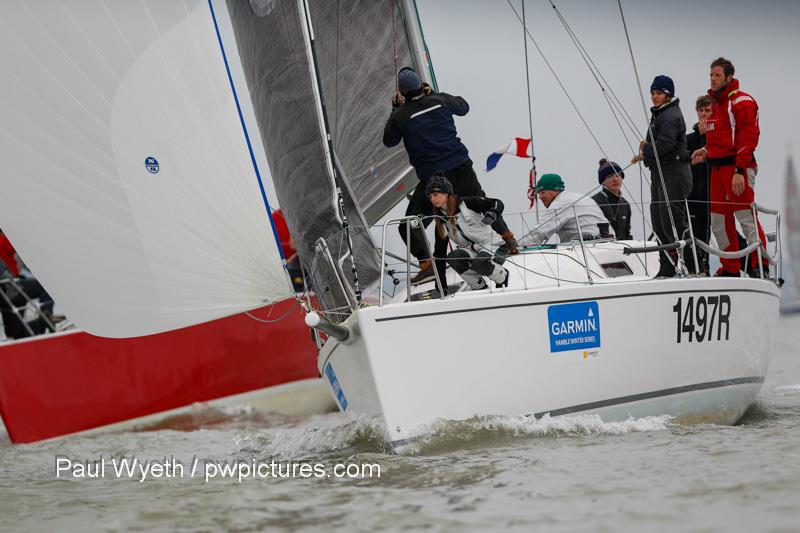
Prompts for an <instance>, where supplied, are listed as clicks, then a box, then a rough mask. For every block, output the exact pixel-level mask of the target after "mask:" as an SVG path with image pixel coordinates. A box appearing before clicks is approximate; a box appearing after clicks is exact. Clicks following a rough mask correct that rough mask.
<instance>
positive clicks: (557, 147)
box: [387, 0, 800, 236]
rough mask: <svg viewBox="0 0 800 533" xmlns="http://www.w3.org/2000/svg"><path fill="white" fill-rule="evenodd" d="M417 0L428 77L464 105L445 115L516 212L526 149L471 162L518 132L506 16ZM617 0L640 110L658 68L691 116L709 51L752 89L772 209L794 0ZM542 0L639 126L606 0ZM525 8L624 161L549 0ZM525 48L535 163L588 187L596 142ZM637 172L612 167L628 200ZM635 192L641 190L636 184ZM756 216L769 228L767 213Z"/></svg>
mask: <svg viewBox="0 0 800 533" xmlns="http://www.w3.org/2000/svg"><path fill="white" fill-rule="evenodd" d="M417 3H418V7H419V11H420V17H421V20H422V25H423V30H424V33H425V38H426V40H427V43H428V46H429V48H430V52H431V57H432V59H433V65H434V69H435V72H436V76H437V79H438V82H439V89H440V90H442V91H444V92H449V93H451V94H457V95H461V96H464V97H465V98H466V99H467V101H468V102H469V103H470V106H471V110H470V113H469V114H468V115H467V116H465V117H461V118H458V119H457V125H458V129H459V133H460V135H461V138H462V140H463V141H464V143H465V144H466V145H467V147H468V148H469V150H470V154H471V156H472V159H473V161H474V162H475V168H476V171H477V172H478V177H479V179H480V180H481V183H482V184H483V185H484V188H485V189H486V192H487V194H488V195H490V196H496V197H500V198H501V199H502V200H503V201H504V202H505V204H506V211H507V212H512V213H516V212H525V211H528V205H529V203H528V199H527V197H526V189H527V184H528V175H527V172H528V169H529V165H530V163H529V162H528V161H526V160H523V159H518V158H516V157H513V156H507V157H504V158H503V160H501V162H500V164H499V165H498V168H496V169H495V170H494V171H492V172H491V173H489V174H487V173H486V172H485V170H484V169H485V162H486V157H487V156H488V154H489V153H490V152H492V151H493V150H495V149H497V148H499V147H501V146H503V145H504V144H505V143H507V142H508V141H510V140H511V139H513V138H514V137H516V136H520V137H528V135H529V133H528V132H529V129H528V109H527V100H526V97H525V92H526V88H525V63H524V50H523V40H522V26H521V24H520V22H519V21H518V19H517V18H516V16H515V15H514V13H513V11H512V10H511V8H510V7H509V5H508V3H507V2H506V1H505V0H484V1H478V0H462V1H458V2H455V1H445V0H417ZM512 4H513V5H514V6H515V7H516V9H517V11H518V12H520V8H521V4H520V0H512ZM622 5H623V9H624V12H625V17H626V22H627V24H628V29H629V32H630V37H631V42H632V45H633V48H634V54H635V58H636V62H637V66H638V68H639V74H640V77H641V81H642V90H643V91H644V94H645V98H646V104H647V107H648V115H647V116H648V117H649V106H650V100H649V87H650V82H651V81H652V79H653V77H654V76H655V75H658V74H667V75H669V76H671V77H672V78H673V80H674V81H675V87H676V94H677V96H678V97H679V98H680V99H681V108H682V110H683V113H684V117H685V119H686V122H687V125H688V126H689V127H691V125H692V124H694V122H696V116H695V112H694V101H695V98H696V97H697V96H699V95H701V94H703V93H704V92H705V91H706V90H707V89H708V71H709V67H708V65H709V63H710V62H711V60H713V59H714V58H716V57H718V56H725V57H727V58H729V59H730V60H731V61H733V63H734V65H735V66H736V77H737V78H739V79H740V81H741V83H742V89H743V90H745V91H747V92H749V93H750V94H752V95H753V96H754V97H755V98H756V100H757V101H758V104H759V107H760V124H761V140H760V142H759V146H758V150H757V151H756V157H757V159H758V163H759V175H758V181H757V185H756V198H757V201H759V202H760V203H763V204H765V205H768V206H771V207H779V208H781V209H782V208H783V200H782V194H783V192H782V191H783V177H784V173H785V166H786V158H787V156H788V155H789V154H791V153H795V154H796V149H797V146H798V141H799V140H800V139H798V133H797V129H796V127H797V123H798V119H799V118H800V113H798V108H797V104H796V102H795V100H796V98H795V96H794V94H795V91H797V90H798V88H800V72H799V71H798V60H797V54H798V53H800V37H798V30H797V29H798V26H800V2H795V1H766V2H731V1H718V0H710V1H702V0H701V1H686V0H679V1H670V2H653V1H646V2H645V1H637V2H633V1H630V0H628V1H623V4H622ZM556 6H557V7H558V9H559V10H560V11H561V13H562V14H563V15H564V17H565V18H566V20H567V22H568V23H569V24H570V26H571V27H572V29H573V30H574V31H575V33H576V34H577V36H578V38H579V39H580V40H581V42H582V43H583V45H584V47H585V48H586V49H587V50H588V51H589V54H590V55H591V56H592V59H593V60H594V62H595V64H596V65H597V66H598V68H599V69H600V71H601V72H602V74H603V76H604V77H605V78H606V80H608V81H609V83H610V84H611V87H612V88H613V89H614V91H615V92H616V94H617V95H618V96H619V98H620V99H621V100H622V102H623V105H624V106H625V108H626V110H627V111H628V113H629V114H630V115H631V117H633V119H634V120H635V121H636V123H637V126H638V127H639V129H640V130H642V131H643V130H644V129H645V127H646V124H647V119H646V117H645V115H644V112H643V110H642V104H641V100H640V97H639V93H638V90H637V88H636V81H635V77H634V72H633V68H632V66H631V60H630V55H629V52H628V48H627V44H626V41H625V34H624V30H623V27H622V22H621V18H620V14H619V9H618V6H617V2H616V1H612V0H594V1H585V0H570V1H564V0H562V1H557V2H556ZM525 9H526V15H527V22H528V28H529V30H530V32H531V33H532V35H533V37H534V38H535V39H536V41H537V42H538V44H539V45H540V47H541V48H542V50H543V52H544V54H545V55H546V57H547V59H548V60H549V61H550V63H551V64H552V65H553V67H554V69H555V70H556V73H557V74H558V75H559V77H560V78H561V79H562V81H563V82H564V84H565V86H566V88H567V91H568V92H569V93H570V95H571V96H572V97H573V99H575V100H576V102H577V104H578V107H579V108H580V110H581V112H582V113H583V114H584V116H585V117H586V119H587V121H588V123H589V125H590V127H591V128H592V129H593V131H594V132H595V134H596V135H597V137H598V139H599V140H600V143H601V144H602V146H603V147H604V148H605V150H606V151H607V153H608V154H609V156H610V157H611V159H613V160H616V161H618V162H619V163H620V164H622V165H623V166H625V165H626V164H627V163H628V162H629V161H630V158H631V155H632V154H631V150H630V148H629V147H628V145H627V144H626V143H625V140H624V139H623V137H622V134H621V132H620V130H619V127H618V126H617V124H616V122H615V121H614V119H613V117H612V115H611V111H610V109H609V107H608V105H607V104H606V101H605V98H604V97H603V95H602V93H601V92H600V89H599V87H598V85H597V83H596V82H595V81H594V79H593V77H592V76H591V74H590V72H589V70H588V68H587V67H586V66H585V64H584V63H583V60H582V59H581V58H580V56H579V55H578V52H577V50H576V49H575V46H574V45H573V44H572V42H571V40H570V39H569V37H568V35H567V33H566V31H565V30H564V28H563V26H562V25H561V23H560V21H559V20H558V18H557V16H556V14H555V13H554V11H553V9H552V7H551V6H550V3H549V2H548V1H547V0H526V3H525ZM528 54H529V64H530V69H531V95H532V99H533V100H532V101H533V142H534V147H535V153H536V157H537V160H536V161H537V169H538V171H539V175H541V174H543V173H545V172H557V173H559V174H561V176H562V177H563V178H564V179H565V181H566V184H567V187H568V188H569V189H571V190H576V191H588V190H589V189H590V188H591V187H594V186H595V185H597V162H598V160H599V159H600V158H601V157H602V152H601V151H600V149H599V148H598V147H597V146H596V145H595V143H594V141H593V140H592V139H591V137H590V136H589V134H588V132H587V130H586V128H585V127H584V126H583V125H582V124H581V122H580V120H579V118H578V115H577V114H576V113H575V111H574V110H573V109H572V107H571V106H570V104H569V102H568V100H567V98H566V96H565V95H564V94H563V92H562V91H561V89H559V87H558V85H557V83H556V80H555V79H554V77H553V76H552V74H551V73H550V72H549V70H548V69H547V67H546V66H545V64H544V61H543V60H542V58H541V56H540V55H539V54H538V52H536V50H535V49H534V48H533V46H532V45H531V43H530V42H529V48H528ZM388 98H389V96H388V95H387V101H388ZM387 114H388V113H387ZM795 160H797V158H796V157H795ZM639 182H640V180H639V172H638V170H637V168H636V167H632V168H631V169H629V171H627V172H626V179H625V186H626V187H627V189H628V192H627V193H626V194H625V196H626V197H628V199H629V200H634V201H639V193H640V187H639ZM631 196H633V198H631ZM644 200H645V202H647V201H648V200H649V193H648V192H647V188H646V186H645V193H644ZM404 208H405V203H403V209H404ZM633 211H634V215H633V218H634V220H633V228H634V236H640V235H641V233H642V221H641V216H640V215H639V214H638V211H637V209H636V208H635V207H634V209H633ZM510 222H511V221H510ZM767 227H768V228H769V229H772V221H770V222H769V223H768V224H767ZM512 228H514V225H512Z"/></svg>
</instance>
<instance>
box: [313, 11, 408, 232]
mask: <svg viewBox="0 0 800 533" xmlns="http://www.w3.org/2000/svg"><path fill="white" fill-rule="evenodd" d="M309 8H310V10H311V20H312V23H313V25H314V32H315V37H316V40H317V44H318V47H317V51H318V54H319V56H318V57H319V67H320V73H321V77H322V85H323V92H324V96H325V100H326V105H327V108H328V119H329V121H330V126H331V133H332V134H333V141H334V147H335V150H336V155H337V157H338V158H339V161H340V163H341V168H342V170H343V172H344V174H345V176H346V179H347V182H348V183H349V184H350V186H351V188H352V190H353V191H354V194H355V196H356V199H357V201H358V203H359V205H360V206H361V208H362V209H363V211H364V215H365V218H366V220H367V222H368V223H374V222H376V221H377V220H378V219H380V218H381V217H382V216H383V215H384V214H386V212H387V211H388V210H389V209H391V208H392V206H394V205H395V204H396V203H397V202H398V200H399V199H401V198H402V197H403V196H404V195H405V194H408V193H409V192H411V189H412V188H413V187H414V185H415V184H416V182H417V178H416V174H415V173H414V171H413V169H411V167H410V166H409V162H408V156H407V155H406V152H405V150H404V149H403V147H402V146H396V147H394V148H386V147H384V146H383V144H382V143H381V137H382V135H383V126H384V124H385V119H386V117H387V115H388V113H389V110H390V103H389V100H390V98H391V95H392V94H393V93H394V91H395V74H396V72H397V70H398V68H400V67H403V66H408V65H412V54H411V49H410V43H409V39H408V34H407V32H406V29H405V24H404V13H403V10H402V9H401V8H400V6H398V5H396V3H395V1H394V0H383V1H377V2H376V1H375V0H353V1H348V2H331V1H325V0H312V1H310V2H309Z"/></svg>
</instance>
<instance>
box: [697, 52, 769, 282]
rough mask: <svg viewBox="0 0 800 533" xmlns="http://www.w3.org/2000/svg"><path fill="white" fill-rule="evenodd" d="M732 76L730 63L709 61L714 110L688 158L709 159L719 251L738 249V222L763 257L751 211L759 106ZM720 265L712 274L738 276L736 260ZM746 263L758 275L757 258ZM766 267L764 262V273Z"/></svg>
mask: <svg viewBox="0 0 800 533" xmlns="http://www.w3.org/2000/svg"><path fill="white" fill-rule="evenodd" d="M733 74H734V68H733V63H731V62H730V61H728V60H727V59H725V58H724V57H720V58H718V59H715V60H714V61H713V62H712V63H711V88H710V89H709V90H708V94H709V95H710V96H711V97H712V98H713V99H714V106H713V108H712V113H711V117H709V118H708V120H707V122H706V146H705V147H703V148H700V149H698V150H696V151H695V152H694V153H693V154H692V163H694V164H697V163H702V162H703V161H708V163H709V166H710V167H711V183H710V189H711V190H710V198H711V229H712V230H713V232H714V237H715V238H716V239H717V244H718V245H719V247H720V248H721V249H722V250H724V251H726V252H731V251H738V250H739V242H738V239H737V235H736V220H738V221H739V224H740V225H741V226H742V232H743V233H744V235H745V237H746V238H747V241H748V242H750V243H752V242H756V239H760V240H761V246H762V253H763V252H764V251H765V250H766V243H767V239H766V237H765V236H764V230H762V229H761V224H760V223H759V222H758V218H757V217H756V216H754V215H753V209H752V205H753V202H754V201H755V193H754V187H755V181H756V173H757V172H758V165H757V164H756V159H755V156H754V155H753V152H755V149H756V146H758V136H759V133H760V131H759V128H758V104H757V103H756V101H755V99H754V98H753V97H752V96H750V95H749V94H747V93H746V92H744V91H742V90H741V89H739V80H737V79H736V78H734V77H733ZM721 262H722V266H721V267H720V269H719V270H717V273H716V274H715V275H717V276H735V277H738V276H739V272H740V270H739V268H740V263H739V260H738V259H721ZM748 264H749V268H748V274H749V275H750V276H752V277H758V275H759V269H758V256H757V254H755V253H753V255H752V256H751V258H750V261H749V262H748ZM768 266H769V265H768V264H767V263H766V261H764V270H765V273H766V271H767V267H768Z"/></svg>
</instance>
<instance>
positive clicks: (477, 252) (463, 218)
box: [425, 176, 508, 290]
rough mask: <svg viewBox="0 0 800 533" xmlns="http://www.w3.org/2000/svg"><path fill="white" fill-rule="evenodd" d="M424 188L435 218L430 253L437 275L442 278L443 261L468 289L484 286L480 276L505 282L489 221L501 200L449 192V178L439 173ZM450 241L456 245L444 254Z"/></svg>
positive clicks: (494, 217) (499, 208)
mask: <svg viewBox="0 0 800 533" xmlns="http://www.w3.org/2000/svg"><path fill="white" fill-rule="evenodd" d="M425 192H426V193H427V195H428V198H429V199H430V202H431V204H433V212H434V215H436V216H437V218H436V232H437V233H438V234H439V236H440V238H438V239H437V240H436V248H435V249H434V253H433V256H434V258H435V259H437V261H436V267H437V269H438V270H439V278H440V279H444V263H445V262H446V263H447V264H448V265H450V266H451V267H452V268H453V270H455V271H456V272H458V274H459V275H460V276H461V277H462V278H463V279H464V281H466V282H467V284H468V285H469V286H470V288H471V289H472V290H481V289H485V288H486V287H487V284H486V280H485V279H484V276H488V277H489V279H490V280H492V281H494V282H495V286H496V287H497V288H500V287H507V286H508V270H506V268H505V267H503V266H502V263H503V262H504V261H505V259H504V257H503V256H502V254H496V253H495V251H494V249H495V247H496V246H497V244H501V243H502V242H500V243H495V242H493V236H494V231H493V230H492V223H493V222H494V221H495V220H497V217H498V216H499V215H501V214H502V213H503V202H501V201H500V200H497V199H495V198H485V197H482V196H469V197H465V198H459V197H458V196H456V195H454V194H453V186H452V184H451V183H450V180H448V179H447V178H445V177H443V176H433V177H432V178H431V179H430V180H429V181H428V183H427V187H426V189H425ZM448 240H450V241H452V242H453V244H455V245H456V249H455V250H453V251H452V252H450V253H449V254H447V256H446V257H444V261H442V258H443V256H444V255H445V252H446V251H447V242H448Z"/></svg>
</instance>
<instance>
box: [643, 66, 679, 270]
mask: <svg viewBox="0 0 800 533" xmlns="http://www.w3.org/2000/svg"><path fill="white" fill-rule="evenodd" d="M674 95H675V84H674V83H673V82H672V79H671V78H670V77H669V76H664V75H661V76H656V77H655V79H654V80H653V83H652V84H651V85H650V99H651V100H652V101H653V107H651V108H650V112H651V113H652V115H651V117H650V127H649V128H648V131H647V139H646V140H644V141H642V142H641V143H640V145H639V152H640V153H639V155H637V156H635V157H634V158H633V159H631V163H636V162H637V161H644V166H646V167H647V168H649V169H650V220H651V222H652V224H653V231H655V233H656V235H657V236H658V239H659V241H660V242H661V243H662V244H666V243H671V242H674V241H675V234H674V233H673V231H672V224H673V222H674V224H675V230H676V231H677V234H678V235H677V237H678V239H686V238H688V237H689V218H688V216H687V214H686V205H685V203H684V200H686V198H687V196H689V191H691V190H692V173H691V170H690V169H689V151H688V150H687V149H686V122H685V121H684V120H683V113H681V108H680V100H679V99H678V98H675V99H673V96H674ZM656 153H658V161H656ZM659 168H660V169H661V172H662V173H663V184H662V179H661V176H660V175H659V172H658V171H659ZM665 187H666V194H667V197H668V198H669V201H667V198H666V197H665V196H664V188H665ZM670 212H671V213H672V217H670ZM677 260H678V253H677V252H676V251H675V250H671V251H670V252H669V254H665V253H664V252H661V253H660V254H659V269H658V274H656V277H668V278H671V277H673V276H674V275H675V263H676V262H677Z"/></svg>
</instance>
